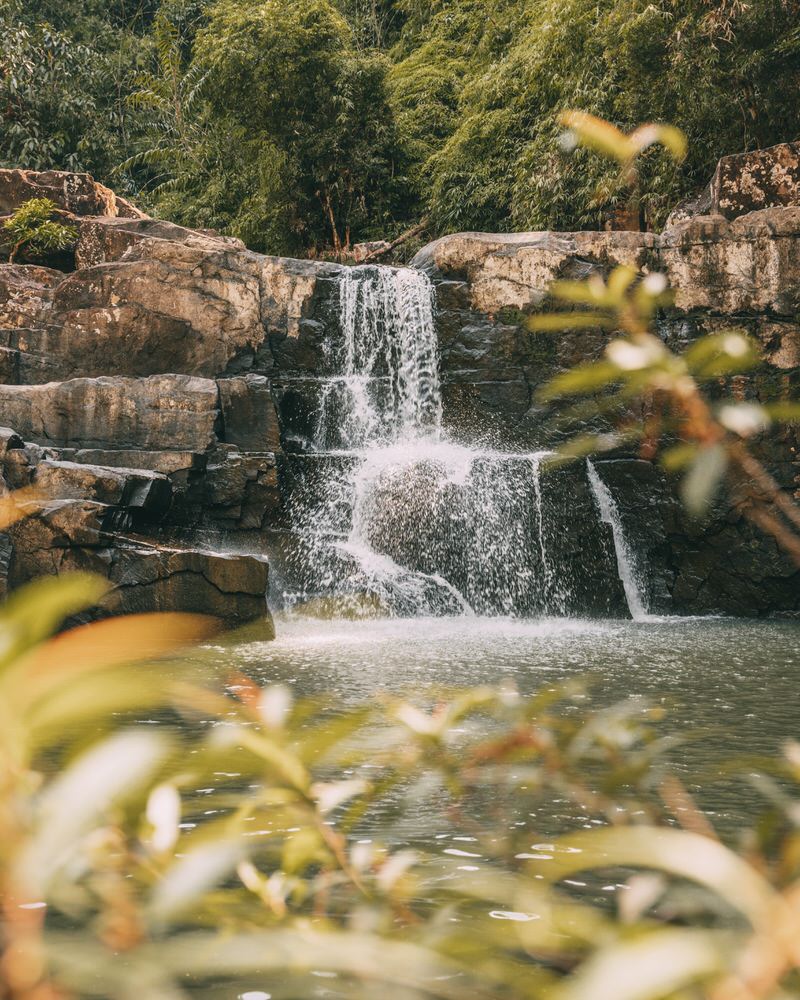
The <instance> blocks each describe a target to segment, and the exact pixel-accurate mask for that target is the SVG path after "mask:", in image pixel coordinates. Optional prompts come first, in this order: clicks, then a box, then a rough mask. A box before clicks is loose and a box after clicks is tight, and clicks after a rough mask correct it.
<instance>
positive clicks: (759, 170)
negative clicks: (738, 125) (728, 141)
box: [711, 142, 800, 219]
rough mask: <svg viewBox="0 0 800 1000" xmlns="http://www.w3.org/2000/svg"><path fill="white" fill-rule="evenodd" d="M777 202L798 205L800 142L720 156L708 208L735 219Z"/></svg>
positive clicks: (799, 203) (799, 199) (799, 200)
mask: <svg viewBox="0 0 800 1000" xmlns="http://www.w3.org/2000/svg"><path fill="white" fill-rule="evenodd" d="M779 205H784V206H786V205H798V206H800V142H784V143H781V144H780V145H778V146H770V147H769V148H768V149H756V150H753V151H752V152H750V153H736V154H734V155H733V156H724V157H723V158H722V159H721V160H720V161H719V163H718V164H717V169H716V172H715V173H714V177H713V179H712V181H711V210H712V212H718V213H719V214H720V215H724V216H725V218H726V219H735V218H737V217H738V216H740V215H745V214H747V213H748V212H758V211H761V210H762V209H764V208H773V207H775V206H779Z"/></svg>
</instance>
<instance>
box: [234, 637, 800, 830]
mask: <svg viewBox="0 0 800 1000" xmlns="http://www.w3.org/2000/svg"><path fill="white" fill-rule="evenodd" d="M276 626H277V639H276V640H275V641H274V642H271V643H258V644H253V645H249V646H240V647H238V649H237V650H236V657H237V659H238V660H239V662H240V664H241V666H242V668H243V669H244V670H245V671H246V672H247V673H248V674H250V676H252V677H253V678H254V679H255V680H257V681H258V682H259V683H262V684H265V683H274V682H283V683H286V684H288V685H290V686H291V687H292V688H293V689H294V690H295V691H296V692H297V694H298V696H303V695H316V694H326V695H328V696H330V697H332V698H333V699H334V702H335V703H338V704H340V705H341V706H342V707H343V708H344V707H347V706H352V705H355V704H358V703H360V702H364V701H370V700H373V699H374V698H375V696H376V694H378V693H379V692H388V693H392V694H403V693H414V692H418V691H420V690H422V689H425V688H429V687H431V686H433V685H435V686H439V685H442V686H446V687H468V686H473V685H477V684H486V683H489V684H493V683H498V682H501V681H504V680H510V681H512V682H513V683H514V684H515V685H516V687H517V688H518V690H519V691H520V692H521V693H522V694H524V695H527V694H532V693H533V692H535V691H538V690H540V689H541V688H543V687H544V688H548V687H549V688H552V687H554V686H555V685H557V684H558V683H559V682H561V681H563V680H565V679H567V678H573V677H590V678H591V683H590V687H589V691H590V693H589V695H588V696H587V698H586V701H587V703H588V704H589V705H590V706H591V705H604V704H610V703H613V702H616V701H619V700H620V699H624V698H627V697H630V696H634V697H641V698H643V699H646V700H647V702H648V703H650V704H654V705H658V706H663V708H664V710H665V719H664V722H663V723H662V724H661V726H662V730H663V731H664V732H665V733H666V734H670V735H676V736H685V737H686V738H687V739H686V742H685V744H682V746H681V749H680V752H679V753H677V754H676V755H675V756H674V761H673V763H674V767H675V768H676V770H677V771H678V772H679V773H681V776H682V778H683V779H684V781H685V782H686V783H687V784H688V785H689V786H690V787H691V789H692V791H693V792H694V793H695V794H696V795H697V796H698V800H699V801H700V802H701V804H702V806H703V808H704V809H705V810H706V811H707V812H708V813H709V814H710V816H711V817H712V819H713V821H714V822H715V823H716V824H718V825H720V826H721V827H723V828H729V829H730V828H733V829H735V828H736V827H737V826H738V825H739V824H741V823H742V822H744V821H746V820H747V819H748V817H750V816H751V815H752V814H753V812H754V810H755V809H756V808H757V806H758V804H759V802H760V800H759V797H758V792H757V791H756V790H755V789H754V788H752V787H751V786H750V785H748V784H747V782H746V781H742V780H737V781H735V782H731V781H730V780H723V779H724V774H723V772H724V770H725V768H726V766H727V765H728V764H729V762H730V760H731V758H732V757H740V756H743V755H746V756H747V757H750V756H755V755H759V756H760V755H772V754H775V753H776V752H778V751H779V750H780V747H781V745H782V744H783V743H784V742H785V741H786V740H787V739H789V738H798V737H800V695H798V679H800V622H795V621H746V620H737V619H726V618H718V619H715V618H662V619H652V620H650V621H646V622H631V621H588V620H587V621H580V620H568V619H552V620H541V621H524V620H514V619H502V618H472V617H464V618H433V619H431V618H427V619H426V618H416V619H385V620H377V621H376V620H368V621H357V622H351V621H341V620H339V621H318V620H312V619H303V618H291V617H285V618H283V619H279V620H278V621H277V623H276ZM418 810H419V815H418V817H417V823H416V828H417V829H416V831H415V833H417V834H418V835H419V836H421V837H423V838H424V837H426V836H427V833H428V832H430V831H431V830H432V829H433V828H434V827H436V822H437V817H436V815H435V813H434V812H433V811H432V810H431V808H429V806H427V805H426V804H425V803H420V804H419V806H418ZM379 822H380V820H379V816H376V818H375V829H373V830H372V832H373V833H374V834H376V835H379V834H380V829H379ZM412 825H414V824H413V818H412ZM444 828H445V827H444V821H443V819H442V829H444ZM415 839H416V838H415Z"/></svg>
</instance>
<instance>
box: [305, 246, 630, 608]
mask: <svg viewBox="0 0 800 1000" xmlns="http://www.w3.org/2000/svg"><path fill="white" fill-rule="evenodd" d="M339 295H340V299H339V324H338V330H337V333H338V334H339V336H338V337H337V338H335V339H334V338H331V339H330V340H329V342H328V344H327V347H326V351H327V362H328V368H329V370H332V371H334V372H335V374H334V375H333V376H331V377H328V378H325V379H320V380H319V382H320V387H321V398H320V402H319V406H318V413H317V421H316V428H315V431H314V433H313V447H314V449H315V454H311V455H306V456H305V457H304V458H303V459H299V460H298V462H299V464H300V465H301V466H304V467H305V470H306V473H307V475H308V480H309V489H308V490H301V491H300V492H299V493H298V497H299V499H298V500H297V502H296V503H295V504H294V509H293V510H292V522H293V525H294V526H295V527H296V528H297V531H298V533H299V535H300V536H301V538H302V544H301V545H300V546H299V549H298V557H297V560H296V563H297V565H296V567H295V568H296V569H297V573H296V576H297V585H296V587H295V588H294V589H295V591H296V594H297V595H298V597H297V599H298V600H300V601H302V600H303V599H304V598H307V597H312V598H315V597H321V596H325V595H335V596H336V599H337V601H339V602H341V601H344V602H347V601H351V602H352V610H353V614H358V610H359V608H361V607H365V608H366V609H367V611H368V612H369V613H374V612H375V609H376V607H377V608H378V609H379V610H380V612H382V613H384V614H388V615H397V616H423V615H424V616H432V615H465V614H466V615H470V614H478V615H493V616H532V615H537V616H552V615H565V614H567V613H568V611H569V610H570V605H571V603H574V602H571V598H572V594H571V591H570V586H569V583H568V581H569V580H570V579H571V576H570V571H571V570H570V569H565V566H564V556H563V548H564V546H563V539H562V538H559V537H558V525H559V523H560V522H559V520H558V517H557V516H556V513H555V508H554V500H553V496H552V495H551V494H550V485H549V477H548V476H546V475H544V474H543V473H544V459H545V458H546V456H547V454H548V452H544V451H537V452H531V453H512V452H503V451H497V450H492V449H485V448H484V449H481V448H476V447H467V446H465V445H463V444H459V443H456V442H455V441H452V440H450V439H449V437H448V435H447V434H446V433H444V431H443V429H442V393H441V385H440V381H439V370H438V344H437V338H436V329H435V324H434V289H433V286H432V285H431V282H430V280H429V279H428V277H427V276H426V275H424V274H422V273H421V272H418V271H415V270H413V269H399V268H392V267H380V266H366V267H355V268H349V269H346V270H345V271H343V272H342V276H341V278H340V282H339ZM595 478H596V474H595ZM592 488H593V489H594V490H595V495H596V496H597V495H598V488H597V487H595V485H594V483H593V486H592ZM599 489H600V490H601V491H602V490H604V489H605V487H603V486H602V483H601V484H600V487H599ZM606 495H607V491H606ZM562 501H563V498H562ZM608 502H610V503H611V504H613V501H610V497H609V498H608V501H606V499H605V496H604V497H603V503H602V504H600V507H601V515H602V514H603V511H604V510H606V511H607V510H610V509H612V508H610V507H609V506H608ZM598 503H600V501H599V500H598ZM603 504H605V507H604V506H603ZM613 510H615V508H613ZM604 519H605V518H604ZM617 530H620V529H619V526H618V518H617V529H615V540H616V537H617V534H616V531H617ZM623 541H624V539H623ZM620 544H622V543H620ZM626 551H627V550H626ZM619 558H620V557H619V545H618V559H619ZM628 563H629V564H630V565H632V562H631V560H630V559H629V560H628ZM627 589H628V584H626V593H627ZM637 594H638V592H635V593H634V596H633V597H632V596H631V595H629V596H628V600H629V604H631V602H632V601H633V602H634V603H633V604H631V610H632V613H633V611H634V608H636V613H635V614H634V617H635V616H636V614H638V613H640V612H641V614H644V609H643V607H640V606H639V605H636V604H635V601H636V600H637V596H636V595H637Z"/></svg>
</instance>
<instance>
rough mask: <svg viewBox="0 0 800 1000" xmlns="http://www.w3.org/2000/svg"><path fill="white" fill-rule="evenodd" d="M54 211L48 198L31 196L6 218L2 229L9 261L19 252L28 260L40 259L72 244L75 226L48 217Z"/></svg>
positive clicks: (12, 261) (69, 247)
mask: <svg viewBox="0 0 800 1000" xmlns="http://www.w3.org/2000/svg"><path fill="white" fill-rule="evenodd" d="M57 211H58V206H57V205H56V204H55V202H53V201H51V200H50V199H49V198H31V199H29V200H28V201H26V202H23V204H22V205H20V206H19V208H18V209H17V210H16V211H15V212H14V214H13V215H12V216H11V218H9V219H6V221H5V222H4V223H3V231H4V233H5V234H6V242H7V244H8V245H9V246H10V248H11V249H10V251H9V255H8V262H9V264H13V263H14V261H15V259H16V258H17V256H18V255H19V254H24V256H25V257H26V258H27V259H28V260H42V259H43V258H45V257H47V256H49V255H50V254H53V253H59V252H61V251H63V250H69V249H71V248H72V247H73V246H74V245H75V242H76V239H77V236H76V233H75V229H74V228H73V227H72V226H65V225H64V224H63V223H60V222H56V221H54V220H53V219H52V216H53V214H54V213H56V212H57Z"/></svg>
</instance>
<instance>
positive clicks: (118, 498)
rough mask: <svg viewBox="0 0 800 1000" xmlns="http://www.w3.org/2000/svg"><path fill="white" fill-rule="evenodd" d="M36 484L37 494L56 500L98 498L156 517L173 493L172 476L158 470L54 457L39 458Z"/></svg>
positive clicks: (35, 474) (164, 507) (165, 506)
mask: <svg viewBox="0 0 800 1000" xmlns="http://www.w3.org/2000/svg"><path fill="white" fill-rule="evenodd" d="M33 486H34V487H35V489H36V492H37V494H39V495H40V496H43V497H47V498H50V499H53V500H68V499H76V500H94V501H97V502H99V503H105V504H109V505H113V506H116V507H124V508H135V509H139V510H144V511H147V512H148V513H150V514H152V515H153V516H155V517H157V516H158V515H161V514H163V513H164V512H165V511H166V510H167V508H168V507H169V503H170V499H171V496H172V488H171V486H170V481H169V479H168V478H167V477H166V476H164V475H161V474H159V473H157V472H150V471H148V470H147V469H124V468H122V469H121V468H116V469H114V468H108V467H103V466H98V465H84V464H81V463H77V462H64V461H54V460H45V461H43V462H39V464H38V465H37V466H36V468H35V471H34V475H33Z"/></svg>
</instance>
